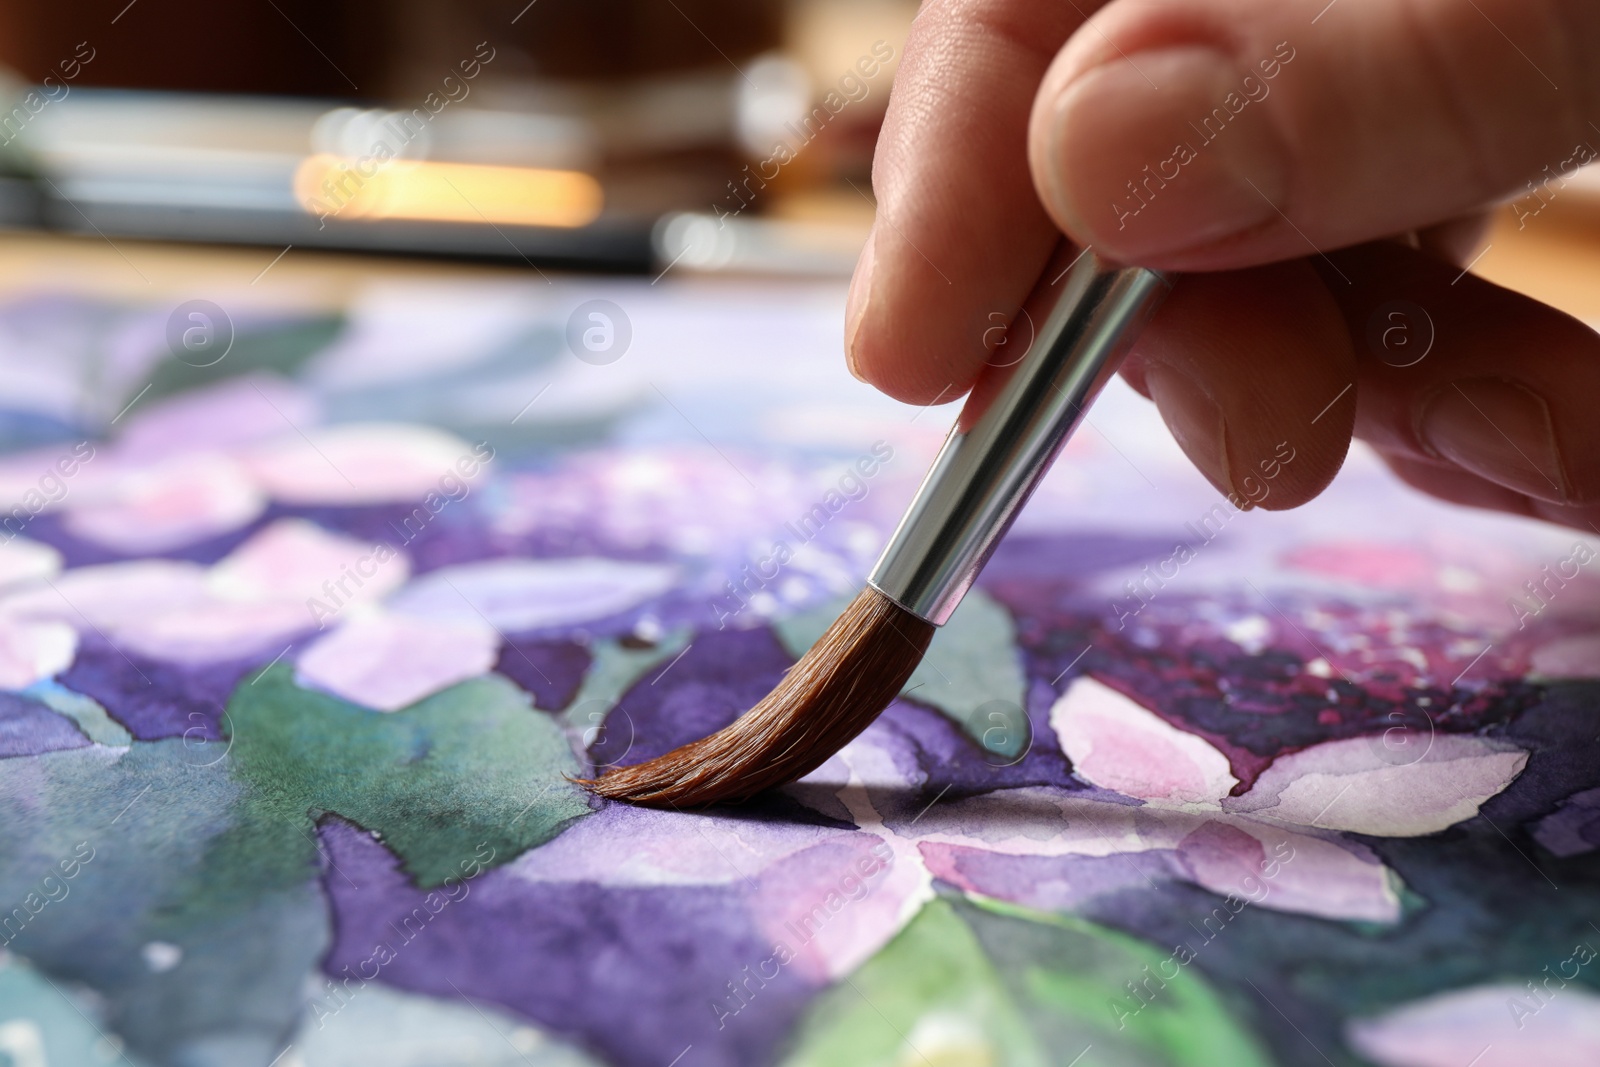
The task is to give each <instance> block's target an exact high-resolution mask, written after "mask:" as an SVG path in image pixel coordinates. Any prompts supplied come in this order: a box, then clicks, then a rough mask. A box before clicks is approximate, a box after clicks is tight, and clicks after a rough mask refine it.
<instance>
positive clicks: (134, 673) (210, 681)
mask: <svg viewBox="0 0 1600 1067" xmlns="http://www.w3.org/2000/svg"><path fill="white" fill-rule="evenodd" d="M125 651H126V650H123V651H118V650H117V649H114V648H112V647H111V646H110V645H109V644H107V643H106V642H105V640H104V639H102V638H99V637H95V636H90V637H86V638H84V639H83V641H82V643H80V644H79V645H78V656H77V658H76V659H74V660H73V661H72V666H71V667H69V668H67V670H66V671H65V672H63V673H62V674H61V675H60V677H59V681H60V682H61V684H62V685H64V686H66V687H67V688H68V689H71V690H72V691H73V692H75V693H82V694H83V695H84V696H87V697H93V698H94V699H95V700H97V701H99V702H100V703H101V705H103V706H104V707H105V709H106V711H107V712H109V713H110V715H111V717H112V718H113V719H116V720H117V721H118V722H120V723H121V724H122V725H123V726H125V727H127V728H128V732H129V733H131V734H133V736H134V737H135V738H137V739H138V740H140V741H155V740H158V739H160V738H163V737H187V738H188V739H189V740H191V741H196V740H198V739H200V738H201V737H202V736H203V737H204V739H205V740H207V741H220V740H222V738H223V732H224V731H223V728H222V713H223V709H224V708H225V707H226V706H227V704H228V698H229V697H230V696H232V695H233V691H234V690H235V689H236V688H238V686H239V682H240V681H241V680H242V679H243V678H244V676H245V675H246V674H248V673H249V672H250V671H251V670H252V669H253V668H255V667H259V666H262V665H263V664H265V663H266V662H267V661H268V659H270V657H267V656H262V657H259V658H254V659H249V660H230V661H228V662H225V663H213V664H207V665H206V666H203V667H192V666H187V665H184V664H180V663H169V662H167V661H165V660H157V659H148V658H146V657H144V656H140V655H137V654H135V653H131V652H129V653H127V654H126V655H124V652H125ZM196 731H199V732H196Z"/></svg>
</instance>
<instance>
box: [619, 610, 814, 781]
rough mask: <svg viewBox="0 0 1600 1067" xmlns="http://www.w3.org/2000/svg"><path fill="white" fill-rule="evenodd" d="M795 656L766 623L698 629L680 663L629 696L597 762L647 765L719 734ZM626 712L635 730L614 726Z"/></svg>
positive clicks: (641, 683)
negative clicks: (646, 762)
mask: <svg viewBox="0 0 1600 1067" xmlns="http://www.w3.org/2000/svg"><path fill="white" fill-rule="evenodd" d="M793 662H794V659H793V658H792V657H791V656H790V655H789V653H788V652H787V651H786V650H785V649H784V647H783V645H782V644H781V643H780V642H779V641H778V638H777V636H776V635H774V634H773V632H772V631H771V630H769V629H767V628H766V627H764V626H763V627H759V628H756V629H752V630H720V631H719V630H711V631H707V632H704V633H700V634H697V635H695V638H694V641H693V642H692V643H691V644H690V645H689V646H688V650H687V651H686V652H684V654H683V655H682V657H680V658H679V659H678V660H677V661H676V662H671V661H669V662H668V663H667V664H664V665H663V666H661V667H659V668H657V669H656V670H653V671H651V672H650V673H649V674H647V675H646V676H645V677H644V678H641V679H640V680H639V681H638V682H637V683H636V684H635V685H634V687H633V688H632V689H630V690H628V692H626V693H625V694H623V697H622V699H621V700H620V701H618V703H617V709H616V710H614V711H612V712H611V714H610V716H608V718H607V729H606V730H604V731H602V732H601V733H600V734H599V735H598V736H597V737H596V738H595V741H594V744H593V745H592V746H591V747H590V749H589V755H590V757H591V758H592V759H593V760H594V762H595V765H596V766H606V765H608V764H613V763H621V764H623V765H628V764H634V763H642V762H643V761H645V760H647V759H654V758H655V757H657V756H659V755H661V754H662V753H663V752H670V751H671V750H672V749H674V748H677V747H678V746H679V745H682V744H687V743H688V742H690V741H694V740H696V739H698V738H701V737H704V736H706V735H707V734H710V733H715V732H716V731H718V730H720V729H722V728H723V727H724V726H726V725H728V724H729V723H730V722H732V721H733V720H734V719H736V718H738V717H739V716H740V715H742V714H743V713H744V712H746V711H748V710H749V709H750V708H751V707H752V706H754V705H755V704H756V702H757V701H759V700H760V699H761V698H762V697H764V696H766V695H767V694H768V693H769V692H771V691H772V687H773V686H775V685H777V684H778V682H779V680H780V679H781V678H782V677H783V674H784V672H785V671H787V670H788V669H789V666H790V665H791V664H792V663H793ZM619 712H626V721H627V722H629V723H630V724H631V730H620V729H615V728H614V725H615V722H616V720H617V716H618V713H619ZM630 734H631V739H630Z"/></svg>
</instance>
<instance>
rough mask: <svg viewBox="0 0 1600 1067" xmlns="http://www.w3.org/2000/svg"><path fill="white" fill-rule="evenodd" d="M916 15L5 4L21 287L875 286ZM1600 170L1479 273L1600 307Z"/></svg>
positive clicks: (623, 1)
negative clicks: (130, 281) (905, 61)
mask: <svg viewBox="0 0 1600 1067" xmlns="http://www.w3.org/2000/svg"><path fill="white" fill-rule="evenodd" d="M915 13H916V4H915V2H914V0H457V2H454V3H444V2H442V0H390V2H388V3H379V2H378V0H320V2H317V3H313V2H311V0H245V2H242V3H235V4H216V3H202V2H200V0H103V2H102V0H91V2H77V3H70V4H38V3H23V2H18V0H3V2H0V109H3V110H0V233H4V232H9V234H10V237H9V243H8V244H6V245H4V246H0V280H3V276H4V275H6V274H7V273H11V274H16V273H26V272H27V271H29V270H30V269H34V267H33V266H32V264H34V263H36V262H37V261H38V257H39V255H40V254H41V252H42V250H46V249H47V250H48V251H50V252H51V254H52V256H55V257H56V258H57V259H59V253H60V252H61V249H62V247H63V246H61V245H60V244H59V243H55V244H49V245H39V244H37V243H29V242H30V240H31V236H30V235H35V236H36V235H38V234H41V233H49V234H53V235H63V234H65V235H79V236H82V237H87V238H92V239H94V240H95V241H97V242H99V243H100V245H101V248H100V252H99V254H100V255H101V256H108V255H110V252H111V250H110V249H106V248H105V247H104V246H105V243H106V242H112V249H117V248H120V247H121V244H120V242H121V241H122V240H123V239H128V240H137V241H154V242H167V243H168V245H164V246H163V247H164V248H167V247H171V248H182V247H190V248H192V247H193V246H194V245H195V244H197V243H204V244H209V245H212V246H214V247H215V246H221V245H236V246H248V247H251V248H252V251H251V252H250V253H249V255H250V256H255V257H257V258H260V256H261V252H262V251H263V250H265V251H266V252H267V254H268V256H269V257H270V255H271V254H273V253H275V252H277V251H285V250H287V249H289V248H294V249H297V250H299V252H300V253H305V252H309V251H314V250H319V249H321V250H338V251H343V252H347V253H348V252H364V253H380V254H383V255H385V256H386V257H388V258H387V259H386V260H385V262H386V263H389V264H393V263H395V262H397V260H396V259H395V257H396V256H403V257H440V256H443V257H451V258H455V259H465V260H476V261H480V262H488V263H497V264H499V265H500V266H502V267H505V268H514V269H521V270H527V269H528V268H530V267H531V268H534V269H543V268H545V267H553V268H560V267H566V268H576V269H581V270H590V271H622V272H632V273H636V274H646V275H650V276H657V275H659V274H660V273H661V272H663V271H665V270H668V269H674V268H677V269H680V270H681V271H682V272H683V273H702V274H705V273H711V274H717V273H725V274H726V273H731V274H744V275H748V274H766V275H782V276H794V275H802V276H804V275H810V276H817V277H825V278H842V277H846V276H848V274H849V271H850V269H851V266H852V265H853V263H854V260H855V256H856V254H857V252H858V251H859V249H860V247H861V244H862V241H863V240H864V238H865V234H866V232H867V228H868V226H869V224H870V221H871V216H872V210H873V205H872V199H871V197H872V191H871V184H870V162H871V154H872V148H873V144H874V142H875V139H876V136H877V132H878V129H879V126H880V123H881V120H882V117H883V114H884V109H885V107H886V105H887V102H888V99H889V90H890V85H891V82H892V80H893V77H894V72H895V69H896V67H897V65H898V61H899V58H900V53H901V50H902V48H903V42H904V39H905V36H906V33H907V31H908V28H909V26H910V23H911V20H912V18H913V17H914V16H915ZM1594 172H1595V168H1593V167H1591V168H1587V169H1585V170H1584V171H1582V172H1577V173H1573V174H1560V175H1547V176H1546V178H1545V179H1544V180H1542V181H1539V182H1537V183H1533V182H1530V184H1529V188H1528V190H1527V191H1526V192H1525V194H1524V195H1523V196H1521V197H1519V198H1518V199H1517V201H1515V202H1513V203H1508V204H1507V205H1506V206H1505V208H1504V210H1503V211H1502V213H1501V217H1500V219H1499V221H1498V223H1497V226H1496V228H1495V230H1494V231H1493V233H1492V234H1491V235H1490V238H1489V243H1488V247H1487V249H1486V250H1485V251H1484V254H1483V257H1482V259H1481V260H1479V261H1477V262H1475V263H1474V264H1473V269H1474V270H1475V271H1476V272H1477V273H1480V274H1483V275H1485V276H1487V277H1489V278H1491V279H1492V280H1495V281H1499V282H1501V283H1502V284H1506V285H1510V286H1511V287H1513V288H1518V289H1521V290H1523V291H1527V292H1531V293H1534V294H1535V295H1538V296H1539V297H1541V298H1542V299H1545V300H1548V301H1551V302H1553V303H1555V304H1557V305H1558V306H1561V307H1563V308H1564V309H1566V310H1568V311H1571V312H1573V313H1575V314H1578V315H1580V316H1583V317H1585V318H1588V319H1590V320H1591V321H1593V320H1595V319H1597V318H1600V296H1597V295H1596V294H1597V292H1600V289H1597V287H1596V286H1595V284H1594V282H1595V277H1594V263H1595V256H1594V251H1595V249H1596V247H1597V246H1600V182H1596V181H1595V180H1593V179H1594V177H1595V173H1594ZM172 242H178V243H179V244H177V245H171V243H172ZM140 247H141V248H144V249H145V252H146V256H145V258H144V259H143V260H141V262H144V263H146V264H149V263H160V262H162V259H161V251H160V249H155V250H152V249H150V248H146V247H145V246H142V245H141V246H140ZM8 251H9V252H10V253H11V255H10V256H9V257H8V256H7V255H6V253H7V252H8ZM19 256H20V257H21V262H19V261H18V260H17V257H19ZM46 258H50V257H46ZM69 258H70V257H69ZM123 258H127V257H126V256H124V257H123ZM295 258H300V259H302V260H303V257H302V256H300V255H297V257H295ZM52 261H54V260H52ZM252 261H253V260H252ZM191 262H192V261H191ZM243 262H245V260H241V263H243ZM263 262H265V260H263ZM62 269H63V270H68V269H69V268H62ZM145 273H147V272H145Z"/></svg>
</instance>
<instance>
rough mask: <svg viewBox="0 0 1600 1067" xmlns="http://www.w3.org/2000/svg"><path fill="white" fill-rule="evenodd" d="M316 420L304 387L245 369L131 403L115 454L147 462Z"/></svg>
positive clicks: (274, 433)
mask: <svg viewBox="0 0 1600 1067" xmlns="http://www.w3.org/2000/svg"><path fill="white" fill-rule="evenodd" d="M316 421H317V408H316V402H315V401H314V400H313V399H312V397H311V394H309V393H308V392H306V391H305V390H304V389H302V388H300V387H299V386H297V385H291V384H290V383H289V382H286V381H284V380H283V379H282V378H279V377H277V376H276V375H270V374H249V375H244V376H242V377H238V378H229V379H226V380H224V381H222V382H219V383H217V384H216V385H209V386H202V387H200V388H198V389H191V390H189V391H188V392H185V393H180V394H178V395H177V396H171V397H167V398H165V399H162V400H157V401H155V402H153V403H152V402H150V401H146V402H145V403H144V404H141V405H139V406H137V407H135V408H134V409H133V410H132V411H130V412H129V413H128V417H127V419H126V420H125V421H124V422H123V424H122V433H121V434H120V435H119V436H118V438H117V455H118V457H119V458H121V459H124V460H134V461H140V462H151V461H154V460H157V459H162V458H165V457H167V456H173V455H178V454H181V453H186V452H192V451H194V450H195V449H218V450H224V449H230V448H234V447H237V446H239V445H243V444H247V443H249V442H252V441H259V440H262V439H263V438H271V437H278V436H281V435H282V434H283V433H284V432H285V431H287V430H289V429H291V428H292V427H293V426H311V425H313V424H315V423H316Z"/></svg>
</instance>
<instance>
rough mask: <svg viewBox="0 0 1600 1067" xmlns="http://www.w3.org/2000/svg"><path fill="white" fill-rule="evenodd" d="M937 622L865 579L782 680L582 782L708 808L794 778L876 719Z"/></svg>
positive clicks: (612, 793) (624, 794)
mask: <svg viewBox="0 0 1600 1067" xmlns="http://www.w3.org/2000/svg"><path fill="white" fill-rule="evenodd" d="M933 630H934V627H933V624H932V623H929V622H926V621H924V620H923V619H920V618H918V617H917V616H916V615H913V614H912V613H911V612H909V611H907V610H906V609H905V608H902V607H901V606H900V605H898V604H896V603H895V602H894V601H892V600H890V599H889V598H888V597H886V596H884V595H883V594H882V593H880V592H878V591H877V590H876V589H874V588H872V587H871V586H867V587H866V588H865V589H864V590H862V592H861V594H860V595H859V596H857V597H856V598H855V599H854V600H853V601H851V602H850V606H849V607H848V608H846V609H845V610H844V613H843V614H841V615H840V616H839V617H838V618H837V619H835V620H834V621H833V625H832V626H829V627H828V630H827V632H826V633H824V634H823V635H822V636H821V637H820V638H818V639H817V643H816V644H814V645H812V646H811V648H810V649H809V650H807V652H806V654H805V655H804V656H801V657H800V661H799V662H798V663H796V664H795V665H794V666H793V667H790V668H789V671H788V673H787V674H785V675H784V676H783V680H782V681H781V682H779V683H778V686H777V688H775V689H774V690H773V691H772V692H770V693H768V694H767V695H766V697H764V698H763V699H762V701H761V702H760V703H759V704H757V705H756V706H755V707H753V708H751V709H750V710H749V711H747V712H745V713H744V714H743V715H741V716H739V717H738V718H737V719H735V720H734V721H733V722H732V723H730V724H729V725H727V726H725V727H723V728H722V729H721V730H718V731H717V732H716V733H714V734H712V735H711V736H710V737H704V738H701V739H700V740H699V741H693V742H690V743H689V744H687V745H682V746H680V747H678V748H675V749H673V750H672V751H671V752H668V753H667V754H665V755H663V756H657V757H656V758H655V759H653V760H648V761H646V762H644V763H638V764H635V765H633V766H631V767H617V768H614V769H613V770H610V771H607V772H606V773H605V774H603V775H601V776H600V777H599V778H597V779H593V780H584V781H581V782H580V784H581V785H584V786H587V787H588V788H589V789H590V790H591V791H592V792H594V793H597V794H598V795H600V796H603V797H609V798H610V799H612V800H627V801H631V802H633V803H635V804H643V805H646V806H648V807H653V808H702V807H706V806H708V805H711V804H719V803H727V802H731V801H740V800H747V799H749V798H750V797H752V796H755V795H756V794H757V793H760V792H762V791H764V790H767V789H772V788H775V787H777V786H780V785H784V784H786V783H788V782H792V781H794V780H795V779H796V778H800V777H803V776H804V775H806V774H809V773H810V772H811V771H813V770H815V769H816V768H818V767H820V766H821V765H822V764H823V763H825V762H827V760H828V758H829V757H830V756H832V755H833V754H834V753H835V752H837V751H839V750H840V749H841V748H843V747H844V746H845V745H846V744H848V743H849V742H850V740H851V738H853V737H855V736H856V735H857V734H859V733H860V732H861V731H862V730H865V729H866V728H867V727H868V726H870V725H872V721H873V720H874V719H876V718H877V717H878V715H879V714H880V713H881V712H882V711H883V709H884V708H886V707H888V706H889V702H890V701H891V700H893V699H894V698H895V696H896V694H898V693H899V692H900V687H901V686H903V685H905V684H906V679H907V678H909V677H911V672H912V671H914V670H916V669H917V664H918V663H921V662H922V656H923V653H925V652H926V651H927V650H928V642H929V641H931V640H933Z"/></svg>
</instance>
